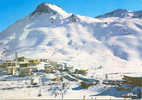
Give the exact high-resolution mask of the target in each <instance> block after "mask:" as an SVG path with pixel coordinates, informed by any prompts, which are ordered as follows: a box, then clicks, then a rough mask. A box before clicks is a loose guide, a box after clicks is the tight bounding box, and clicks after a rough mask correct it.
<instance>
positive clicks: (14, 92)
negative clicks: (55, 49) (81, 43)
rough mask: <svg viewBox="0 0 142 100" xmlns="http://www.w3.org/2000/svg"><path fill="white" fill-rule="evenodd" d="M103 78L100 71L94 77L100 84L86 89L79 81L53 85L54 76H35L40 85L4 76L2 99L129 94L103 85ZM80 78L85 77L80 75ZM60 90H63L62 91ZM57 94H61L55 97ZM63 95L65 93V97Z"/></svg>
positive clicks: (114, 76)
mask: <svg viewBox="0 0 142 100" xmlns="http://www.w3.org/2000/svg"><path fill="white" fill-rule="evenodd" d="M65 75H68V76H69V77H70V79H73V76H71V75H69V74H67V73H64V74H63V76H65ZM95 75H96V76H95ZM123 75H124V73H123ZM125 75H129V76H140V75H141V73H125ZM59 76H60V75H59ZM97 76H98V77H97ZM102 76H103V75H100V76H99V71H98V73H96V74H94V76H93V77H94V79H98V80H99V81H100V83H99V84H97V85H93V86H91V87H89V88H88V89H84V88H82V87H80V83H79V81H80V80H79V79H78V81H71V80H70V79H63V81H62V82H57V83H56V84H52V83H53V81H51V79H53V78H55V77H56V76H55V75H54V74H46V75H45V74H41V73H40V77H39V75H38V76H33V77H34V80H35V81H36V82H37V83H38V84H36V85H31V77H17V76H11V75H3V76H2V77H1V78H0V80H1V81H0V99H17V98H22V99H31V98H32V99H62V98H64V99H82V98H83V96H85V98H86V99H92V98H94V99H95V98H97V99H110V98H111V99H114V98H115V99H116V98H117V99H123V98H122V97H120V95H122V94H127V93H128V92H126V91H122V90H119V89H118V86H113V85H112V86H111V85H104V84H102V82H103V77H102ZM33 77H32V78H33ZM80 77H83V76H81V75H80ZM121 78H122V73H110V74H108V80H109V79H111V80H119V79H121ZM86 79H87V78H86ZM88 79H89V78H88ZM62 83H65V88H63V87H62V86H63V85H62ZM51 84H52V85H51ZM56 88H58V89H56ZM59 89H62V90H61V91H60V90H59ZM57 92H58V93H59V94H58V95H55V94H56V93H57ZM61 93H64V94H63V97H62V94H61Z"/></svg>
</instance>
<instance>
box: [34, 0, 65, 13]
mask: <svg viewBox="0 0 142 100" xmlns="http://www.w3.org/2000/svg"><path fill="white" fill-rule="evenodd" d="M42 13H48V14H57V13H58V14H60V15H66V14H67V13H66V12H65V11H64V10H62V9H61V8H60V7H58V6H57V5H54V4H51V3H47V2H43V3H41V4H39V5H38V6H37V8H36V10H35V11H34V12H33V13H32V15H35V14H38V15H40V14H42Z"/></svg>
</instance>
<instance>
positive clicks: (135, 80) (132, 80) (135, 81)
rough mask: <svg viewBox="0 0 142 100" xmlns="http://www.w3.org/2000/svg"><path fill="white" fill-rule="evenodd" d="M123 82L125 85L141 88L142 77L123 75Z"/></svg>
mask: <svg viewBox="0 0 142 100" xmlns="http://www.w3.org/2000/svg"><path fill="white" fill-rule="evenodd" d="M123 80H124V81H125V84H129V85H133V86H139V87H141V86H142V77H131V76H125V75H124V77H123Z"/></svg>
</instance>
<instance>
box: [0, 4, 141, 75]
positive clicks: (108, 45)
mask: <svg viewBox="0 0 142 100" xmlns="http://www.w3.org/2000/svg"><path fill="white" fill-rule="evenodd" d="M123 12H125V13H126V12H127V13H128V11H123ZM116 13H117V16H107V17H98V18H91V17H85V16H79V15H74V14H70V13H67V12H65V11H64V10H62V9H61V8H60V7H58V6H56V5H53V4H48V3H42V4H40V5H39V6H38V7H37V8H36V10H35V11H34V12H32V13H31V14H30V15H29V16H27V17H25V18H23V19H21V20H19V21H17V22H16V23H15V24H13V25H11V26H9V27H8V28H7V29H6V30H4V31H3V32H1V33H0V46H1V52H2V51H3V50H4V48H6V49H7V52H6V54H7V55H13V54H14V52H18V54H19V55H21V56H22V55H24V56H26V57H30V58H35V57H36V58H48V59H51V60H55V61H60V62H68V63H69V64H73V65H74V66H75V67H79V68H84V69H85V68H88V69H89V72H90V73H93V70H92V69H93V68H97V67H99V66H103V67H102V68H103V72H102V73H108V72H137V71H141V70H140V69H142V67H141V65H142V62H141V60H142V52H141V50H142V45H141V41H142V34H141V33H142V19H140V18H139V17H135V18H134V17H124V16H121V14H122V12H121V11H115V14H116ZM141 14H142V13H141V12H140V11H139V12H137V14H136V13H135V16H136V15H141ZM118 15H119V16H118ZM125 15H126V16H127V15H129V14H125ZM131 16H132V15H131Z"/></svg>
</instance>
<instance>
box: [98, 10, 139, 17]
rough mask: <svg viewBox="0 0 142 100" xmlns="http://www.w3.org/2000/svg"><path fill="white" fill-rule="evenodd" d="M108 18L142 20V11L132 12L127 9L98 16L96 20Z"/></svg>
mask: <svg viewBox="0 0 142 100" xmlns="http://www.w3.org/2000/svg"><path fill="white" fill-rule="evenodd" d="M108 17H119V18H142V10H140V11H134V12H131V11H128V10H126V9H116V10H114V11H112V12H109V13H106V14H104V15H100V16H97V17H96V18H108Z"/></svg>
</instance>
